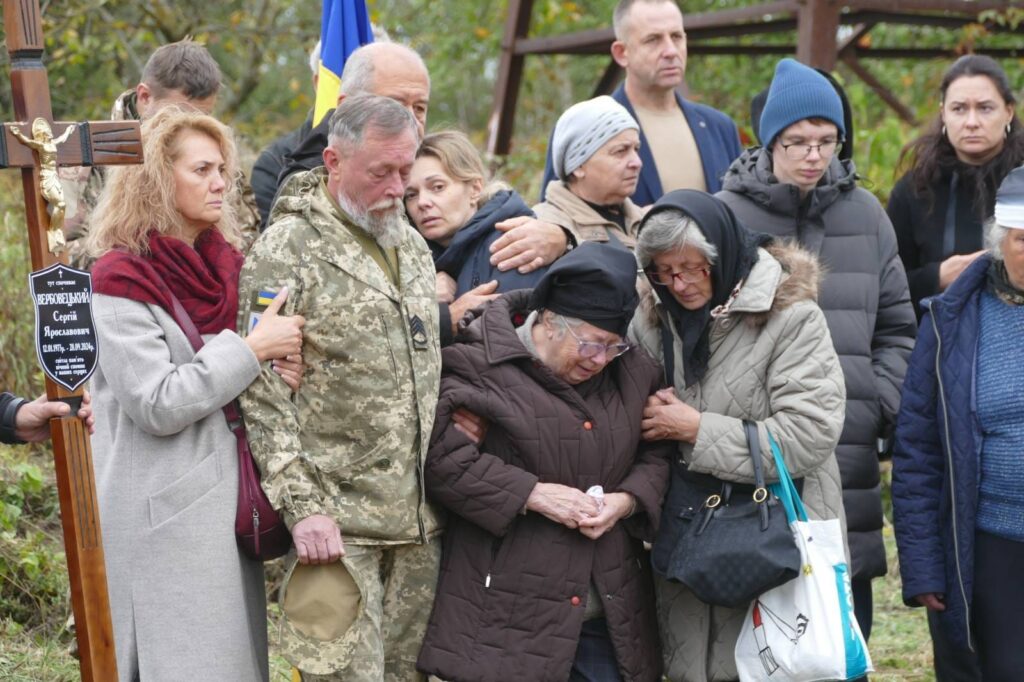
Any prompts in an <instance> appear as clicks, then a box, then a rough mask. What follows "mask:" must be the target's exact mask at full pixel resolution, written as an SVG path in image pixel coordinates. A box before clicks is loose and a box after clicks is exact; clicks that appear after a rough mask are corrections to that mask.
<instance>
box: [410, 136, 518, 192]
mask: <svg viewBox="0 0 1024 682" xmlns="http://www.w3.org/2000/svg"><path fill="white" fill-rule="evenodd" d="M424 156H429V157H433V158H435V159H437V160H438V161H440V162H441V166H443V167H444V170H445V172H446V173H447V174H448V175H450V176H451V177H452V179H453V180H458V181H459V182H473V181H475V180H479V181H480V186H481V188H482V189H481V192H480V199H479V205H480V206H483V205H484V204H486V203H487V202H488V201H490V200H491V198H492V197H493V196H494V195H495V194H497V193H498V192H500V191H502V190H510V189H512V187H511V186H510V185H509V184H508V183H506V182H502V181H501V180H491V181H490V182H488V181H487V176H488V173H487V170H486V169H485V168H484V160H483V159H482V158H480V152H479V151H477V148H476V147H475V146H474V145H473V143H472V142H470V140H469V138H468V137H467V136H466V134H465V133H463V132H461V131H458V130H440V131H437V132H434V133H430V134H429V135H427V136H426V137H424V138H423V141H422V142H420V148H419V150H417V152H416V158H417V159H419V158H422V157H424Z"/></svg>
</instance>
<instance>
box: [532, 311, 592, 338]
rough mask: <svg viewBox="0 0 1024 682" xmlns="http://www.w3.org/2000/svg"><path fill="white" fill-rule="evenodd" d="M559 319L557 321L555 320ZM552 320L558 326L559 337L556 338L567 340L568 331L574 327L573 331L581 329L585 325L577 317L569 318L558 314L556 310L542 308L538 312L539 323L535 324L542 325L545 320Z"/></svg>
mask: <svg viewBox="0 0 1024 682" xmlns="http://www.w3.org/2000/svg"><path fill="white" fill-rule="evenodd" d="M555 318H557V319H555ZM546 319H547V320H551V323H552V324H556V325H557V329H558V332H557V333H558V336H557V337H556V338H558V339H563V338H565V333H566V330H567V329H569V328H570V327H572V328H573V329H579V327H580V325H581V324H583V320H581V319H579V318H576V317H569V316H568V315H563V314H562V313H556V312H555V311H554V310H551V309H549V308H540V309H538V310H537V321H536V322H535V323H534V324H540V323H541V322H543V321H544V320H546Z"/></svg>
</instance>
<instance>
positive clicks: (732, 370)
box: [629, 246, 846, 682]
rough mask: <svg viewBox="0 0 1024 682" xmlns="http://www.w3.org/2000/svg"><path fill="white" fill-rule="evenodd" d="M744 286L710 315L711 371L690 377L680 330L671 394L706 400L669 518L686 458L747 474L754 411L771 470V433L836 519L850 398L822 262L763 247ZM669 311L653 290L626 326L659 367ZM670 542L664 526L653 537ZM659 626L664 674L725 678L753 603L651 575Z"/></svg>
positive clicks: (815, 503)
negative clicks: (824, 303) (738, 605)
mask: <svg viewBox="0 0 1024 682" xmlns="http://www.w3.org/2000/svg"><path fill="white" fill-rule="evenodd" d="M758 256H759V258H758V261H757V263H755V264H754V267H753V268H752V269H751V271H750V274H749V275H748V276H747V278H746V280H745V281H744V283H743V286H742V287H741V288H740V289H739V291H738V293H736V294H735V295H734V296H733V297H732V298H731V300H730V302H729V303H727V305H728V306H729V310H728V312H727V313H723V314H722V315H720V316H718V317H717V318H715V319H714V321H713V322H712V323H711V332H710V336H709V341H710V346H711V357H710V360H709V362H708V369H707V373H706V374H705V375H704V378H703V379H701V380H700V381H699V382H696V383H694V384H693V385H692V386H690V387H686V383H685V379H684V370H683V361H682V342H681V341H680V339H679V337H678V335H677V334H676V333H675V329H674V324H673V325H670V328H671V329H672V330H673V333H672V339H673V352H674V353H675V356H676V357H675V377H674V379H675V381H674V382H673V383H674V388H675V391H676V395H678V396H679V399H680V400H682V401H683V402H685V403H687V404H688V405H691V406H692V407H694V408H696V409H698V410H700V412H701V419H700V427H699V429H698V432H697V440H696V442H695V443H694V444H693V445H690V444H689V443H680V446H679V451H678V456H677V458H676V460H675V461H673V462H672V480H671V482H670V484H669V491H668V495H667V496H666V498H665V508H664V509H663V510H662V519H663V530H664V529H667V528H671V526H670V525H669V526H666V524H668V523H669V522H668V521H667V519H669V518H670V517H672V516H673V515H678V514H679V512H680V511H681V509H682V507H681V506H680V504H681V503H680V502H679V501H678V500H679V498H678V497H677V496H676V494H675V490H676V487H677V486H679V485H682V483H681V478H680V474H681V470H682V469H683V468H685V469H688V470H690V471H692V472H696V473H701V474H711V475H712V476H715V477H717V478H719V479H722V480H727V481H733V482H737V483H746V484H751V483H753V482H754V470H753V465H752V463H751V461H750V454H749V450H748V448H747V442H746V436H745V433H744V429H743V421H742V420H744V419H750V420H753V421H755V422H757V425H758V433H759V435H760V440H761V451H762V453H763V455H764V457H765V459H764V461H763V464H764V472H765V478H766V479H767V480H768V481H769V482H771V481H775V480H778V473H777V470H776V468H775V463H774V461H773V460H772V459H771V455H770V454H769V453H770V452H771V450H769V447H768V436H767V434H768V433H769V432H770V433H771V434H772V436H773V437H774V438H775V440H776V441H777V442H778V443H779V446H780V448H781V449H782V453H783V457H784V458H785V461H786V466H787V468H788V469H789V472H790V473H791V474H792V475H793V477H794V478H802V479H803V492H802V494H801V497H802V499H803V502H804V505H805V507H806V509H807V514H808V516H810V517H811V518H815V519H835V518H838V519H840V522H841V523H842V522H843V520H844V515H843V501H842V491H841V488H840V482H839V467H838V465H837V464H836V457H835V447H836V442H837V441H838V440H839V432H840V431H841V430H842V426H843V411H844V407H845V404H846V401H845V387H844V385H843V373H842V369H840V366H839V359H838V358H837V357H836V352H835V350H834V349H833V348H832V340H831V338H830V337H829V333H828V327H827V326H826V324H825V316H824V315H822V313H821V310H820V309H819V308H818V306H817V305H816V304H815V302H814V298H815V296H816V295H817V290H818V279H819V270H818V265H817V262H816V261H815V260H814V258H813V257H811V256H810V255H809V254H807V252H805V251H802V250H800V249H797V248H795V247H790V246H772V247H770V248H769V249H768V250H764V249H761V250H759V251H758ZM666 319H667V313H666V312H665V310H664V308H663V307H662V306H661V304H660V302H658V300H657V297H656V295H655V294H654V292H653V291H651V292H648V294H647V295H646V296H645V298H644V300H643V302H642V303H641V306H640V309H639V310H638V311H637V313H636V315H635V316H634V318H633V322H632V324H631V325H630V331H629V334H630V337H631V338H632V339H634V340H635V341H637V342H638V343H639V344H640V346H641V347H642V348H643V349H644V350H646V351H647V353H648V354H649V355H651V356H652V357H654V358H657V359H658V360H659V364H662V365H663V366H664V361H663V359H662V358H663V349H662V343H661V325H662V324H663V323H664V321H665V320H666ZM662 543H673V544H674V539H673V538H672V537H671V536H670V534H669V533H662V534H661V535H659V537H658V539H657V540H656V541H655V547H654V553H655V556H657V555H658V553H659V552H660V551H661V550H662V548H661V547H660V546H659V545H661V544H662ZM654 586H655V595H656V597H657V605H658V626H659V629H660V631H661V642H662V653H663V656H664V662H665V676H666V677H667V678H668V679H670V680H672V682H726V681H728V680H735V679H736V678H737V672H736V658H735V655H734V651H735V646H736V639H737V637H738V636H739V632H740V626H741V625H742V622H743V619H744V617H745V616H746V609H745V608H744V609H729V608H724V607H719V606H711V605H709V604H705V603H704V602H702V601H700V600H699V599H697V597H696V596H695V595H694V594H693V593H692V592H690V591H689V590H688V589H687V588H686V587H684V586H683V585H681V584H679V583H675V582H669V581H667V580H665V579H664V578H660V577H657V576H656V577H655V584H654Z"/></svg>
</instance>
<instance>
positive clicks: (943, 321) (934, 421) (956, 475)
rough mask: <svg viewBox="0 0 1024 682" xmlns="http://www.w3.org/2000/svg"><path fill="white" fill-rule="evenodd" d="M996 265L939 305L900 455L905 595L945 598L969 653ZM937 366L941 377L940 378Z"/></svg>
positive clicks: (980, 264)
mask: <svg viewBox="0 0 1024 682" xmlns="http://www.w3.org/2000/svg"><path fill="white" fill-rule="evenodd" d="M991 263H992V259H991V258H990V257H989V256H987V255H985V256H982V257H980V258H978V259H977V260H975V261H974V262H973V263H971V265H970V266H969V267H968V268H967V269H966V270H964V272H963V273H962V274H961V275H960V277H958V278H957V279H956V281H955V282H953V284H951V285H950V287H949V288H948V289H946V291H945V292H944V293H943V294H941V295H939V296H936V297H934V298H931V299H925V304H926V306H927V309H928V312H926V313H925V315H924V317H923V318H922V319H921V333H920V335H919V336H918V339H917V346H915V347H914V353H913V355H911V356H910V367H909V368H908V369H907V379H906V381H904V382H903V404H902V405H901V407H900V414H899V419H898V420H897V422H896V447H895V449H894V450H895V451H894V453H893V458H892V512H893V526H894V528H895V530H896V546H897V547H898V548H899V556H900V577H901V578H902V580H903V598H904V600H905V601H906V603H907V605H909V606H920V604H918V603H917V601H916V600H915V599H914V597H915V596H917V595H919V594H926V593H928V592H935V593H939V594H944V595H946V610H945V611H942V612H941V613H940V614H939V622H940V623H942V627H943V628H944V629H945V630H946V633H947V635H948V636H949V638H950V640H951V641H952V642H953V643H955V644H957V645H958V646H960V647H961V648H964V649H966V648H968V647H969V646H970V645H972V644H973V642H972V641H971V640H972V638H971V597H972V595H973V594H974V521H975V516H976V513H977V509H978V481H979V477H980V476H981V474H980V472H979V470H978V462H979V460H980V457H981V445H982V433H981V426H980V423H979V421H978V417H977V411H976V409H975V404H976V402H975V395H974V389H975V385H974V372H975V367H976V365H977V363H976V362H975V359H976V353H977V347H978V334H979V316H980V313H979V307H980V304H979V297H980V295H981V292H982V290H983V289H984V288H985V282H986V280H987V273H988V268H989V266H990V265H991ZM936 365H938V366H939V367H940V368H941V373H940V374H937V373H936V371H935V368H936Z"/></svg>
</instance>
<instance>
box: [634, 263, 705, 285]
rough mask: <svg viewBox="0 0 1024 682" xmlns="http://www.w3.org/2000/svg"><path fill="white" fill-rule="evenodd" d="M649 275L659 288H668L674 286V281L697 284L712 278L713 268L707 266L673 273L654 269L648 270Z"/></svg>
mask: <svg viewBox="0 0 1024 682" xmlns="http://www.w3.org/2000/svg"><path fill="white" fill-rule="evenodd" d="M647 274H648V275H649V276H650V278H651V281H652V282H654V283H655V284H657V285H658V286H662V287H667V286H669V285H670V284H672V280H676V279H677V280H679V281H680V282H682V283H683V284H696V283H697V282H700V281H703V280H705V279H707V278H708V277H710V276H711V266H709V265H705V266H702V267H699V268H683V269H682V270H677V271H676V272H672V271H670V270H655V269H653V268H651V269H649V270H647Z"/></svg>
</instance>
